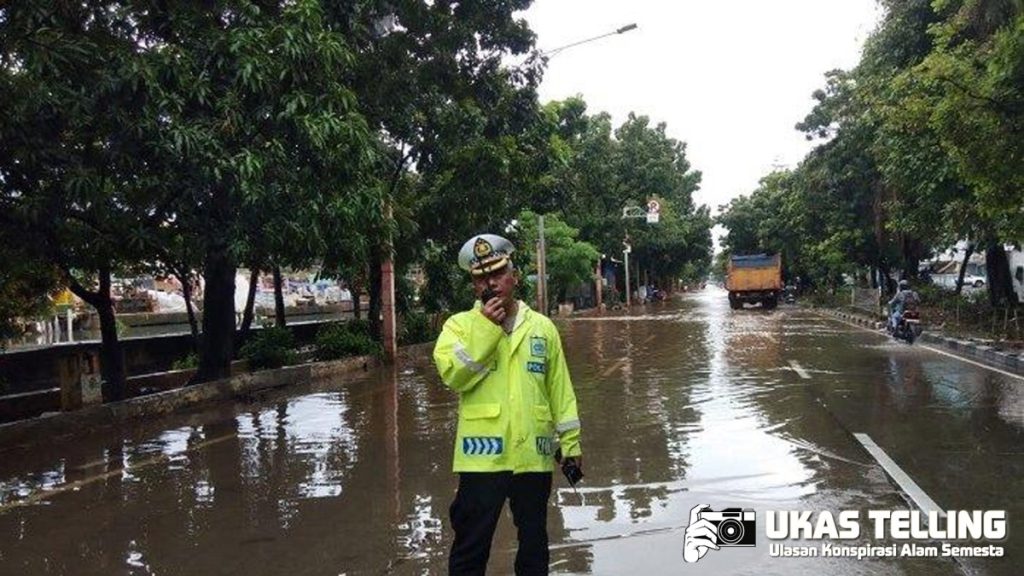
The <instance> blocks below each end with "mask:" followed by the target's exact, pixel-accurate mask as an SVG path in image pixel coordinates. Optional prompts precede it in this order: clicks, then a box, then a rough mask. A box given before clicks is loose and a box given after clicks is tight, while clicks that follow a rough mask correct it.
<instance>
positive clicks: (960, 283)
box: [956, 242, 974, 296]
mask: <svg viewBox="0 0 1024 576" xmlns="http://www.w3.org/2000/svg"><path fill="white" fill-rule="evenodd" d="M971 254H974V243H973V242H968V243H967V249H966V250H965V251H964V261H963V263H962V264H960V273H958V274H957V275H956V295H957V296H959V295H960V293H961V292H963V289H964V275H965V274H966V273H967V263H968V262H970V260H971Z"/></svg>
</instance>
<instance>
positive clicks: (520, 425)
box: [434, 234, 582, 575]
mask: <svg viewBox="0 0 1024 576" xmlns="http://www.w3.org/2000/svg"><path fill="white" fill-rule="evenodd" d="M513 250H514V247H513V246H512V243H511V242H509V241H508V240H507V239H505V238H502V237H501V236H497V235H494V234H481V235H479V236H474V237H473V238H471V239H470V240H469V241H467V242H466V243H465V245H463V247H462V250H461V251H460V253H459V265H460V266H461V267H462V268H463V269H465V270H468V271H469V273H470V274H471V276H472V279H473V288H474V290H475V292H476V294H477V297H478V298H479V301H478V302H477V303H476V304H475V305H474V307H473V309H472V310H468V311H466V312H461V313H459V314H456V315H455V316H452V317H451V318H450V319H448V321H447V322H446V323H445V325H444V329H443V330H442V332H441V336H440V337H439V338H438V340H437V344H436V346H435V347H434V362H435V364H436V365H437V369H438V372H440V374H441V379H442V380H444V383H445V384H446V385H447V386H448V387H449V388H451V389H452V390H454V391H455V392H457V393H458V394H459V425H458V431H457V433H456V437H455V461H454V466H453V468H454V471H455V472H458V473H459V490H458V493H457V494H456V496H455V501H454V502H453V503H452V505H451V509H450V516H451V522H452V528H453V529H454V531H455V542H454V543H453V545H452V550H451V554H450V556H449V559H448V570H449V573H450V574H460V575H461V574H483V573H484V572H485V570H486V568H487V559H488V557H489V556H490V550H491V539H492V537H493V535H494V529H495V526H497V522H498V518H499V516H500V514H501V510H502V508H503V507H504V505H505V500H506V499H508V501H509V506H510V508H511V509H512V518H513V521H514V522H515V525H516V528H517V530H518V535H519V549H518V552H517V554H516V561H515V571H516V574H517V575H524V574H547V573H548V557H549V556H548V534H547V505H548V498H549V497H550V495H551V482H552V471H553V469H554V467H555V460H554V454H555V451H556V449H560V451H561V454H562V456H563V457H564V458H574V459H575V460H576V462H577V463H578V464H580V465H581V466H582V450H581V448H580V420H579V416H578V415H577V413H576V395H575V393H574V392H573V388H572V382H571V381H570V379H569V370H568V368H567V367H566V364H565V357H564V355H563V353H562V342H561V338H559V335H558V330H557V329H556V328H555V326H554V324H553V323H552V322H551V320H549V319H548V318H547V317H545V316H544V315H542V314H539V313H537V312H535V311H533V310H531V309H530V308H529V306H527V305H526V304H525V303H524V302H522V301H521V300H517V299H516V298H515V290H516V286H517V285H518V283H519V273H518V271H517V270H516V269H515V267H514V265H513V263H512V260H511V254H512V252H513Z"/></svg>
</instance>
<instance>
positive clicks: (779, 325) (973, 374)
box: [0, 289, 1024, 576]
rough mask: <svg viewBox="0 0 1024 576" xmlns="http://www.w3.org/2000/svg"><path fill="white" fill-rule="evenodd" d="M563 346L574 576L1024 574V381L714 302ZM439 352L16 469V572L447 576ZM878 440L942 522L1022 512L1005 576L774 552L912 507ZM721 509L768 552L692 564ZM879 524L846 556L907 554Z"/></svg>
mask: <svg viewBox="0 0 1024 576" xmlns="http://www.w3.org/2000/svg"><path fill="white" fill-rule="evenodd" d="M559 327H560V329H561V331H562V336H563V339H564V341H565V347H566V350H567V356H568V360H569V366H570V370H571V372H572V375H573V380H574V383H575V387H576V392H577V396H578V401H579V410H580V415H581V418H582V421H583V449H584V454H585V470H586V479H585V480H584V482H583V484H582V485H581V486H580V490H579V492H578V493H575V492H573V491H572V490H571V489H570V488H569V487H568V486H567V485H566V484H565V481H564V479H561V478H556V489H555V494H554V495H553V497H552V507H551V513H550V515H549V534H550V536H551V543H552V555H551V562H552V565H551V567H552V572H554V573H561V574H677V573H687V572H689V573H695V574H696V573H705V574H708V573H712V574H730V573H734V574H764V573H768V574H822V573H828V574H929V575H931V574H965V573H966V574H992V575H1002V574H1007V575H1008V574H1017V573H1019V568H1018V566H1019V565H1020V563H1021V562H1022V560H1024V380H1021V379H1017V378H1013V377H1010V376H1007V375H1002V374H999V373H996V372H993V371H989V370H986V369H983V368H980V367H977V366H973V365H971V364H967V363H964V362H960V361H959V360H956V359H953V358H950V357H948V356H944V355H941V354H938V353H934V352H932V351H929V350H927V349H924V348H923V347H920V346H914V347H908V346H905V345H897V344H894V343H892V342H891V341H889V340H887V339H886V338H883V337H881V336H879V335H877V334H871V333H869V332H867V331H865V330H863V329H860V328H857V327H853V326H849V325H846V324H842V323H840V322H837V321H834V320H828V319H825V318H822V317H820V316H816V315H814V314H813V313H811V312H809V311H807V310H803V309H798V308H779V309H777V310H775V311H773V312H762V311H760V310H754V309H750V310H744V311H731V310H729V306H728V301H727V300H726V297H725V293H724V292H721V291H717V290H713V289H709V290H707V291H704V292H701V293H696V294H691V295H687V296H685V297H683V298H682V299H680V300H677V301H676V302H672V303H667V304H664V305H653V306H649V307H647V308H639V309H637V310H635V311H634V312H633V314H632V315H631V316H628V317H626V316H615V315H610V316H606V317H602V318H592V319H591V318H579V319H573V320H571V321H567V322H562V323H560V324H559ZM428 356H429V355H428V354H424V356H423V358H422V359H420V360H419V361H416V362H410V363H405V364H402V365H399V366H397V367H393V368H386V369H382V370H380V371H376V372H371V373H367V374H361V375H356V376H350V377H346V378H345V380H344V381H325V382H312V383H309V384H308V385H306V386H304V387H301V388H291V389H288V390H286V391H277V392H273V393H269V394H265V395H260V396H258V397H253V398H248V399H245V400H241V401H237V402H229V403H224V404H221V405H217V406H215V407H211V408H208V409H206V410H196V411H193V412H191V413H188V414H181V415H175V416H171V417H167V418H161V419H155V420H151V421H148V422H145V423H142V424H137V425H134V426H132V427H130V428H129V427H126V428H123V429H113V428H111V429H105V430H95V431H83V433H82V434H81V435H80V436H79V437H78V438H75V439H73V440H69V439H65V440H62V441H61V442H59V443H57V442H54V443H41V444H40V445H39V446H36V447H33V448H32V449H19V450H7V451H2V452H0V574H75V575H78V574H84V575H87V574H104V575H107V574H131V575H142V574H159V575H167V574H182V575H186V574H187V575H199V574H246V575H261V574H267V575H270V574H297V575H303V574H310V575H314V574H315V575H320V574H323V575H332V576H335V575H338V574H443V573H445V571H446V556H447V548H448V546H449V545H450V542H451V529H450V526H449V524H448V505H449V504H450V502H451V499H452V496H453V494H454V490H455V487H456V477H455V476H454V475H453V474H452V473H451V459H452V439H453V437H454V427H455V411H456V398H455V396H454V395H453V394H452V393H450V392H449V391H448V390H447V389H445V388H444V387H443V386H442V385H441V383H440V381H439V379H438V377H437V375H436V372H435V371H434V369H433V366H432V364H431V363H430V360H429V357H428ZM854 434H866V435H867V436H869V437H870V438H871V439H872V440H873V441H874V442H875V443H877V445H878V446H879V447H880V448H881V449H882V450H884V452H885V453H886V454H888V456H889V457H891V459H892V460H893V461H894V462H895V463H896V464H898V466H899V467H900V468H901V469H902V470H903V471H905V472H906V474H907V475H908V476H909V477H910V478H912V479H913V480H914V481H915V482H916V484H917V485H918V486H919V487H920V489H921V490H922V491H923V492H924V493H926V494H927V496H929V497H930V498H931V499H933V500H934V501H935V502H936V503H937V504H938V505H939V506H940V507H941V508H942V509H949V510H986V509H1000V510H1007V513H1008V518H1009V536H1008V538H1007V539H1006V540H1005V541H1004V542H1002V543H1000V544H1001V545H1002V546H1003V547H1004V549H1005V552H1006V557H1004V558H999V559H962V560H959V561H954V560H952V559H949V558H898V559H888V558H884V559H864V560H857V559H854V558H824V557H817V558H773V557H769V552H770V548H769V541H768V539H767V538H766V537H765V526H764V522H765V517H766V514H767V512H769V511H782V510H812V511H831V512H833V513H835V514H836V515H838V512H839V511H841V510H858V511H862V512H866V511H868V510H906V509H908V508H909V504H908V503H907V498H906V496H905V494H904V493H903V491H901V490H900V489H899V488H897V486H896V485H895V484H894V483H893V482H892V481H891V480H890V479H889V477H888V476H887V475H886V474H885V472H884V471H883V469H882V467H881V466H880V465H879V464H878V463H877V461H876V460H875V458H874V457H872V456H871V455H870V454H869V453H868V452H867V451H866V450H865V449H864V447H863V446H862V445H861V443H860V442H858V440H857V439H856V438H855V437H854ZM698 504H710V505H711V506H712V508H714V509H715V510H720V509H722V508H726V507H740V508H750V509H753V510H754V511H755V512H756V513H757V529H756V532H757V537H758V542H757V546H756V547H750V548H733V549H727V548H722V549H721V550H718V551H711V552H709V553H708V555H707V556H705V557H704V558H703V559H702V560H701V561H700V562H699V563H698V564H692V565H688V564H684V563H683V560H682V547H683V532H684V529H685V528H686V525H687V524H688V522H689V512H690V509H691V508H692V507H694V506H696V505H698ZM507 516H508V515H507V514H506V517H505V518H503V519H502V521H501V522H500V523H499V527H498V532H497V534H496V535H495V541H494V548H493V551H492V554H491V564H490V572H489V573H493V574H507V573H511V567H512V563H513V557H514V553H515V546H516V543H515V530H514V528H513V526H512V522H511V518H509V517H507ZM870 528H871V525H870V524H867V523H865V524H864V529H863V530H862V534H861V536H860V537H859V538H858V539H856V540H853V541H849V542H844V543H843V544H844V545H850V546H855V545H860V546H864V545H880V544H892V543H894V542H893V541H888V540H887V541H885V542H878V541H875V540H873V538H872V534H871V532H872V530H871V529H870ZM782 543H784V544H787V545H797V544H799V542H794V541H782ZM807 544H808V545H813V546H818V544H819V543H817V542H814V543H811V542H808V543H807Z"/></svg>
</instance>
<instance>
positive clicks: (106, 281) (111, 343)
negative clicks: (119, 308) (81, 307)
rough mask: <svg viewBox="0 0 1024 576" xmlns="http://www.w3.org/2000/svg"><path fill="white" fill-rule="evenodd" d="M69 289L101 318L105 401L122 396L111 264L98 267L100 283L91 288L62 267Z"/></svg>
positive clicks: (123, 374) (123, 381) (123, 380)
mask: <svg viewBox="0 0 1024 576" xmlns="http://www.w3.org/2000/svg"><path fill="white" fill-rule="evenodd" d="M65 276H66V278H67V280H68V286H69V288H70V289H71V292H72V293H74V294H75V296H78V297H79V298H81V299H82V300H84V301H85V302H86V303H88V304H89V305H90V306H92V307H93V308H95V309H96V313H97V314H98V315H99V318H100V336H101V338H102V343H101V344H100V374H101V375H102V377H103V381H104V382H105V383H106V387H105V390H104V391H105V392H106V393H107V397H106V398H105V400H107V401H117V400H124V398H125V396H126V395H127V374H126V368H125V360H124V349H123V348H122V347H121V341H120V340H119V339H118V337H117V316H116V315H115V314H114V302H113V300H111V298H110V266H103V267H101V268H100V270H99V280H100V287H99V290H98V291H96V292H93V291H91V290H87V289H86V288H85V287H84V286H82V285H81V284H79V283H78V281H77V280H75V279H74V277H72V276H71V274H70V272H69V271H67V270H66V271H65Z"/></svg>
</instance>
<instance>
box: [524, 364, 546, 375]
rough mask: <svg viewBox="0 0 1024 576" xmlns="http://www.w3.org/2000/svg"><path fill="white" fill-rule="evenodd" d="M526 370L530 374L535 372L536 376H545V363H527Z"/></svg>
mask: <svg viewBox="0 0 1024 576" xmlns="http://www.w3.org/2000/svg"><path fill="white" fill-rule="evenodd" d="M526 369H527V370H528V371H529V372H533V373H534V374H543V373H544V363H543V362H527V363H526Z"/></svg>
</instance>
